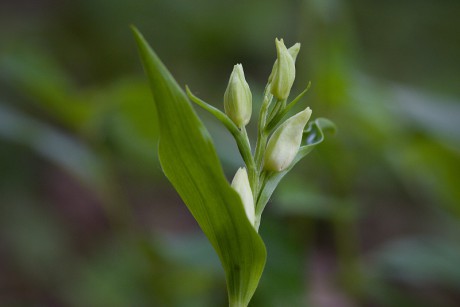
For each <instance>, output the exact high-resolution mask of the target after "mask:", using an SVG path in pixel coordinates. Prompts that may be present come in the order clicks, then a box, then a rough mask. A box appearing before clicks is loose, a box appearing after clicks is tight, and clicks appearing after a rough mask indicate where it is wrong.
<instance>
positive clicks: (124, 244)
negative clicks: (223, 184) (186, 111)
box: [0, 0, 460, 306]
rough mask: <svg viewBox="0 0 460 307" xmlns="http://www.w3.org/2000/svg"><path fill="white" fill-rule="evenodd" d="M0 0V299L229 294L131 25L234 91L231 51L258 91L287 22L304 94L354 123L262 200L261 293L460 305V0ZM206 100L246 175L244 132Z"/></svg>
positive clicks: (275, 298)
mask: <svg viewBox="0 0 460 307" xmlns="http://www.w3.org/2000/svg"><path fill="white" fill-rule="evenodd" d="M0 8H1V9H0V25H1V26H0V170H1V173H0V305H2V306H3V305H4V306H37V305H41V306H127V305H135V306H225V304H226V294H225V282H224V275H223V271H222V270H221V269H220V268H219V265H218V259H217V257H216V256H215V255H214V254H213V251H212V249H211V247H210V246H209V244H208V243H207V241H206V239H205V238H204V236H203V235H202V234H201V233H200V232H199V231H198V227H197V225H195V223H194V221H193V219H192V218H191V217H190V216H189V213H188V212H187V211H186V208H185V206H184V205H183V204H182V203H181V201H180V199H179V198H178V196H177V195H176V194H175V192H174V191H173V189H172V188H171V187H170V185H169V184H168V183H167V182H166V180H165V179H164V178H163V176H162V173H161V169H160V166H159V163H158V161H157V154H156V142H157V137H158V130H157V124H156V116H157V115H156V111H155V107H154V104H153V103H152V99H151V95H150V92H149V89H148V87H147V84H146V78H145V77H144V75H143V73H142V69H141V66H140V64H139V61H138V59H137V54H136V49H135V44H134V41H133V39H132V37H131V34H130V32H129V27H128V26H129V24H131V23H133V24H136V25H137V26H138V27H139V28H140V29H141V30H142V32H144V34H145V36H146V38H148V40H149V41H151V42H152V45H153V47H154V48H155V49H156V50H157V52H158V54H159V55H160V57H161V58H162V60H163V61H164V62H165V63H166V64H167V65H168V67H170V68H171V71H172V72H173V74H174V75H175V76H176V79H177V80H178V81H179V83H180V84H186V83H188V84H189V85H190V86H191V88H193V89H194V92H196V93H197V94H199V96H201V97H203V98H205V99H206V100H207V101H213V102H214V103H215V106H217V107H220V108H221V107H222V96H223V92H224V90H225V86H226V83H227V80H228V76H229V74H230V72H231V68H232V67H233V65H234V64H235V63H242V64H243V65H244V67H245V72H246V75H247V77H248V82H249V84H250V86H251V89H252V90H253V97H260V94H261V92H262V88H261V86H263V84H265V83H266V78H267V77H268V74H269V72H270V70H271V67H272V61H273V60H274V59H275V51H274V50H275V49H274V44H273V42H274V38H275V37H283V38H284V39H285V40H286V42H287V43H288V44H289V43H294V42H295V41H299V42H301V43H302V49H301V52H300V54H299V57H298V66H297V67H298V69H297V71H298V76H299V77H298V78H297V80H296V83H295V84H294V89H293V95H295V94H296V93H297V92H298V91H300V89H302V88H304V86H305V85H306V84H307V83H308V81H310V80H311V81H312V88H311V89H310V91H309V93H308V94H307V97H306V98H305V99H304V101H302V102H300V103H302V104H303V105H305V104H307V105H309V106H311V108H312V110H313V117H323V116H324V117H328V118H330V119H332V120H333V121H334V122H335V123H336V124H337V126H338V127H339V131H338V134H337V135H336V136H335V137H334V138H329V139H328V140H327V141H326V142H325V143H323V144H321V146H319V147H318V149H315V151H314V152H312V153H311V156H310V159H309V160H308V162H307V161H305V163H299V165H298V167H297V170H296V171H295V173H293V174H290V175H289V176H287V177H286V178H285V179H284V181H283V182H282V183H281V185H280V187H279V188H278V190H277V192H275V194H274V198H273V200H272V201H271V203H270V204H269V206H268V207H267V213H266V217H265V219H266V220H265V221H264V223H263V226H262V228H261V234H262V237H263V238H264V240H265V242H266V245H267V251H268V258H267V261H268V262H267V266H266V269H265V273H264V275H263V278H262V280H261V284H260V288H259V289H258V291H257V292H256V296H255V297H254V302H253V305H254V306H458V305H459V302H460V271H459V269H458V263H459V261H460V252H459V245H458V238H459V235H460V233H459V232H460V227H459V226H460V221H459V218H460V201H459V199H460V190H459V188H458V186H459V179H458V174H459V173H460V121H459V120H458V118H459V117H460V101H459V100H460V90H459V87H458V84H459V82H460V75H459V74H458V71H459V70H460V65H459V63H460V62H459V61H458V54H459V53H460V40H458V29H459V28H460V21H459V19H458V17H457V16H458V13H459V12H460V2H458V1H456V0H444V1H434V0H428V1H423V2H420V1H414V0H405V1H385V2H375V1H363V0H348V1H346V0H304V1H301V0H298V1H281V0H275V1H257V0H251V1H234V2H228V3H227V2H223V1H207V0H199V1H180V0H173V1H141V0H136V1H131V2H129V3H127V2H126V1H119V0H118V1H110V2H108V1H101V0H93V1H89V0H82V1H58V0H40V1H24V0H19V1H3V2H2V4H0ZM257 103H260V101H255V104H256V105H255V108H258V105H257ZM300 103H299V104H300ZM299 108H300V106H299ZM197 112H198V113H199V115H200V116H201V117H202V118H203V119H204V120H205V121H206V125H207V126H208V128H209V130H210V131H211V133H212V134H213V136H214V141H215V144H216V147H217V149H218V152H219V154H220V156H221V159H222V162H223V164H224V166H225V171H226V172H227V173H228V174H233V173H234V171H235V169H236V168H237V167H238V166H240V165H241V161H240V160H239V158H237V154H236V152H237V151H236V146H234V144H233V142H232V140H231V137H230V136H228V135H227V134H226V132H225V130H224V129H222V127H220V126H219V125H218V124H217V123H216V122H215V121H214V120H213V119H212V118H211V117H209V116H207V115H205V114H204V113H202V112H201V111H200V110H197ZM159 116H161V114H159ZM253 128H254V127H252V128H251V127H250V128H249V129H250V130H249V133H250V135H253V133H254V131H255V129H253Z"/></svg>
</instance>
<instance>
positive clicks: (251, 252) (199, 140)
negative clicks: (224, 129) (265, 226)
mask: <svg viewBox="0 0 460 307" xmlns="http://www.w3.org/2000/svg"><path fill="white" fill-rule="evenodd" d="M133 32H134V36H135V38H136V42H137V45H138V48H139V52H140V56H141V58H142V62H143V65H144V69H145V71H146V74H147V76H148V77H149V80H150V85H151V88H152V92H153V98H154V101H155V103H156V107H157V111H158V115H159V116H158V120H159V126H160V141H159V157H160V162H161V166H162V168H163V171H164V173H165V175H166V177H168V179H169V180H170V181H171V183H172V184H173V186H174V188H175V189H176V190H177V192H178V193H179V195H180V196H181V198H182V200H183V201H184V202H185V204H186V205H187V207H188V209H189V210H190V212H191V213H192V215H193V216H194V217H195V219H196V220H197V222H198V224H199V225H200V227H201V229H202V230H203V232H204V233H205V234H206V236H207V237H208V239H209V241H210V242H211V244H212V246H213V247H214V249H215V250H216V252H217V254H218V255H219V258H220V261H221V263H222V265H223V267H224V270H225V274H226V278H227V290H228V294H229V301H230V306H247V304H248V303H249V301H250V299H251V297H252V295H253V294H254V291H255V289H256V287H257V285H258V282H259V279H260V276H261V275H262V271H263V268H264V265H265V259H266V250H265V245H264V243H263V241H262V239H261V238H260V236H259V235H258V234H257V232H256V231H255V230H254V228H253V227H252V226H251V224H250V223H249V221H248V219H247V217H246V214H245V212H244V208H243V204H242V203H241V199H240V197H239V196H238V194H237V193H236V192H235V191H234V190H233V189H232V188H231V187H230V184H229V183H228V181H227V179H226V178H225V176H224V173H223V170H222V167H221V164H220V162H219V159H218V157H217V154H216V151H215V149H214V146H213V144H212V141H211V138H210V136H209V133H208V131H207V130H206V128H205V127H204V125H203V124H202V122H201V121H200V120H199V118H198V117H197V115H196V113H195V111H194V110H193V108H192V106H191V104H190V102H189V101H188V99H187V96H186V94H185V93H184V92H183V91H182V90H181V88H180V87H179V86H178V84H177V83H176V81H175V80H174V78H173V77H172V75H171V74H170V73H169V72H168V70H167V69H166V67H165V66H164V65H163V63H162V62H161V61H160V59H159V58H158V56H157V55H156V54H155V53H154V51H153V50H152V49H151V48H150V47H149V45H148V43H147V42H146V41H145V40H144V38H143V37H142V35H141V34H140V33H139V32H138V31H137V30H136V29H135V28H134V27H133Z"/></svg>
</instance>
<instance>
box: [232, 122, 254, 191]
mask: <svg viewBox="0 0 460 307" xmlns="http://www.w3.org/2000/svg"><path fill="white" fill-rule="evenodd" d="M234 136H235V135H234ZM235 139H236V143H237V145H238V149H239V150H240V153H241V156H242V157H243V160H244V162H245V163H246V167H247V168H248V177H249V184H250V185H251V189H252V191H254V189H256V188H257V187H256V186H255V185H254V184H255V182H256V178H257V175H258V174H257V167H256V163H255V162H254V157H253V156H252V153H251V143H250V142H249V137H248V133H247V132H246V128H245V127H244V126H243V128H241V133H239V134H238V135H237V136H235Z"/></svg>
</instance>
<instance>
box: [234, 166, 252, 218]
mask: <svg viewBox="0 0 460 307" xmlns="http://www.w3.org/2000/svg"><path fill="white" fill-rule="evenodd" d="M232 188H233V189H234V190H235V191H236V192H238V194H239V195H240V197H241V201H242V203H243V206H244V210H245V211H246V216H247V217H248V220H249V222H250V223H251V225H254V221H255V208H254V198H253V196H252V190H251V185H250V184H249V178H248V173H247V172H246V168H244V167H240V168H239V169H238V171H237V172H236V174H235V177H233V181H232Z"/></svg>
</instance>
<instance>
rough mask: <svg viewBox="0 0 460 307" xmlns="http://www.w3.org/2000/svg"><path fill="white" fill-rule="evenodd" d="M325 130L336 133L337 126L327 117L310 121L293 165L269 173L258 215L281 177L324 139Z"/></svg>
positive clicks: (257, 210)
mask: <svg viewBox="0 0 460 307" xmlns="http://www.w3.org/2000/svg"><path fill="white" fill-rule="evenodd" d="M324 131H331V132H332V133H335V131H336V127H335V125H334V123H333V122H332V121H330V120H328V119H326V118H317V119H316V120H314V121H313V122H310V123H309V124H308V126H307V128H306V129H305V130H304V133H303V138H302V144H304V145H303V146H300V149H299V152H298V153H297V156H296V157H295V158H294V161H292V163H291V165H290V166H289V167H288V168H287V169H285V170H284V171H282V172H270V173H268V174H267V177H266V179H265V183H264V184H263V186H262V192H261V193H260V196H259V199H258V200H257V204H256V216H260V215H261V214H262V212H263V210H264V209H265V206H266V204H267V202H268V200H269V199H270V197H271V196H272V194H273V191H275V189H276V187H277V186H278V184H279V183H280V181H281V179H283V177H284V176H285V175H286V174H287V173H288V172H289V171H290V170H291V169H292V168H293V167H294V165H296V164H297V162H299V161H300V160H302V158H304V157H305V156H306V155H308V154H309V153H310V152H311V151H312V150H313V148H315V147H316V145H318V144H320V143H322V142H323V141H324Z"/></svg>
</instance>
